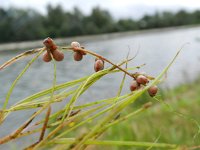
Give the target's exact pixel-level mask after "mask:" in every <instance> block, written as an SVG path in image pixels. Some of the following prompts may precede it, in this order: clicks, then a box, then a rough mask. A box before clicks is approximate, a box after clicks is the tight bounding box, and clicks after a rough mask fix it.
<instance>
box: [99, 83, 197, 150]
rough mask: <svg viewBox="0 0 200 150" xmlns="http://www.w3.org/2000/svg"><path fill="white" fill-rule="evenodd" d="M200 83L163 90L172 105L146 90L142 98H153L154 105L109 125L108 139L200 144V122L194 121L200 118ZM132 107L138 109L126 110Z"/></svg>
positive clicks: (106, 147) (113, 147) (147, 99)
mask: <svg viewBox="0 0 200 150" xmlns="http://www.w3.org/2000/svg"><path fill="white" fill-rule="evenodd" d="M199 83H200V80H198V81H196V82H195V83H192V84H188V85H181V86H178V87H176V88H174V89H173V90H170V91H164V92H160V93H162V95H161V96H159V97H163V99H165V103H167V104H169V105H170V106H167V105H166V104H164V103H162V104H160V102H158V101H156V100H155V99H153V98H151V97H148V96H147V95H145V94H144V95H143V96H142V97H141V98H140V100H141V101H142V100H143V101H152V102H153V103H154V104H153V106H152V107H151V108H150V109H148V110H147V111H146V112H145V113H142V114H139V115H137V116H135V117H132V118H130V119H129V120H128V121H125V122H122V123H121V124H117V125H115V126H113V127H112V128H109V129H108V132H107V133H106V135H104V136H105V137H106V140H111V139H112V140H120V141H146V142H159V143H171V144H178V145H187V146H190V145H191V146H194V145H199V144H200V135H198V134H197V133H198V125H197V124H196V123H195V121H198V122H200V117H199V112H200V110H199V104H200V86H199ZM159 99H161V98H159ZM141 103H142V102H141ZM134 105H135V104H134ZM137 105H140V104H139V103H138V104H137ZM133 109H135V107H134V106H129V107H128V108H127V109H126V112H123V113H124V114H127V113H129V112H130V111H131V110H133ZM122 115H123V114H122ZM101 148H102V147H101ZM105 149H136V147H134V148H131V147H130V146H129V147H125V146H124V147H116V146H112V147H110V146H109V147H108V146H105ZM138 149H140V148H138ZM143 149H144V148H143ZM153 149H155V148H153Z"/></svg>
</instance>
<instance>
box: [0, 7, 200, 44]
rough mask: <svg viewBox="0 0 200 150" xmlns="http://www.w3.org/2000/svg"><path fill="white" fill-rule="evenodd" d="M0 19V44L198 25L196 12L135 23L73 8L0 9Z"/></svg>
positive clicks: (99, 11) (95, 10) (96, 9)
mask: <svg viewBox="0 0 200 150" xmlns="http://www.w3.org/2000/svg"><path fill="white" fill-rule="evenodd" d="M0 20H1V21H0V35H1V37H0V43H3V42H10V41H24V40H36V39H40V38H44V37H46V36H50V37H52V38H54V37H69V36H77V35H89V34H100V33H110V32H120V31H130V30H139V29H151V28H162V27H171V26H180V25H190V24H199V23H200V11H198V10H197V11H194V12H186V11H184V10H180V11H178V12H177V13H171V12H168V11H164V12H162V13H161V12H156V13H155V14H153V15H145V16H144V17H142V18H141V19H139V20H134V19H131V18H123V19H119V20H115V19H113V17H112V16H111V14H110V13H109V12H108V11H106V10H103V9H101V8H100V7H94V8H93V9H92V11H91V14H89V15H85V14H83V13H82V12H81V11H80V10H79V9H78V8H77V7H75V8H74V9H73V11H71V12H69V11H68V12H66V11H64V10H63V8H62V7H61V6H60V5H57V6H55V7H53V6H51V5H48V6H47V14H46V15H42V14H40V13H38V12H36V11H35V10H31V9H28V10H23V9H16V8H9V9H3V8H0Z"/></svg>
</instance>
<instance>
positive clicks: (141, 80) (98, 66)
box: [43, 37, 158, 97]
mask: <svg viewBox="0 0 200 150" xmlns="http://www.w3.org/2000/svg"><path fill="white" fill-rule="evenodd" d="M43 44H44V45H45V47H46V50H47V51H46V52H45V53H44V55H43V61H45V62H50V61H51V60H52V57H53V58H54V59H55V60H56V61H62V60H63V59H64V54H63V52H61V51H60V50H58V47H57V46H56V44H55V42H54V41H53V40H52V39H51V38H49V37H48V38H46V39H45V40H44V41H43ZM71 47H72V48H73V51H74V60H75V61H81V60H82V59H83V56H84V55H86V52H85V51H82V50H80V48H81V45H80V44H79V43H78V42H72V43H71ZM103 69H104V60H102V59H100V58H98V57H96V59H95V63H94V71H95V72H98V71H100V70H103ZM134 78H135V79H134V80H133V81H132V82H131V84H130V90H131V91H136V90H138V89H140V88H142V87H143V86H146V85H147V84H148V83H149V79H148V77H147V76H146V75H145V74H142V73H141V74H138V75H137V76H136V77H134ZM157 92H158V87H157V86H151V87H150V88H149V89H148V93H149V95H150V96H152V97H153V96H155V95H156V94H157Z"/></svg>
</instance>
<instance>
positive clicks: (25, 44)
mask: <svg viewBox="0 0 200 150" xmlns="http://www.w3.org/2000/svg"><path fill="white" fill-rule="evenodd" d="M199 27H200V26H199V25H187V26H178V27H168V28H157V29H148V30H138V31H127V32H116V33H106V34H98V35H84V36H75V37H67V38H55V39H54V40H55V42H56V43H57V44H58V45H67V44H69V43H71V42H72V41H79V42H80V43H82V42H85V41H90V42H91V41H99V40H106V39H111V38H118V37H121V36H123V37H125V36H134V35H138V34H152V33H160V32H169V31H173V30H182V29H187V28H199ZM42 41H43V39H41V40H36V41H22V42H12V43H5V44H0V52H3V51H16V50H17V51H18V50H22V51H24V50H25V49H26V50H28V49H33V48H38V47H43V44H42Z"/></svg>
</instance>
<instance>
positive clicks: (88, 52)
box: [61, 47, 135, 79]
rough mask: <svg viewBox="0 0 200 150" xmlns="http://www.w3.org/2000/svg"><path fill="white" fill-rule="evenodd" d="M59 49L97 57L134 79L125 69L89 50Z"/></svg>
mask: <svg viewBox="0 0 200 150" xmlns="http://www.w3.org/2000/svg"><path fill="white" fill-rule="evenodd" d="M61 49H68V50H72V51H82V52H85V53H87V54H90V55H93V56H96V57H98V58H99V59H102V60H104V61H106V62H108V63H109V64H111V65H113V66H115V67H116V68H118V69H119V70H121V71H123V72H124V73H125V74H127V75H129V76H130V77H131V78H134V79H135V76H134V75H133V74H131V73H129V72H127V71H126V70H125V69H123V68H121V67H120V66H118V65H116V64H114V63H113V62H111V61H110V60H108V59H107V58H105V57H103V56H101V55H99V54H97V53H94V52H92V51H90V50H87V49H83V48H73V47H61Z"/></svg>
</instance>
